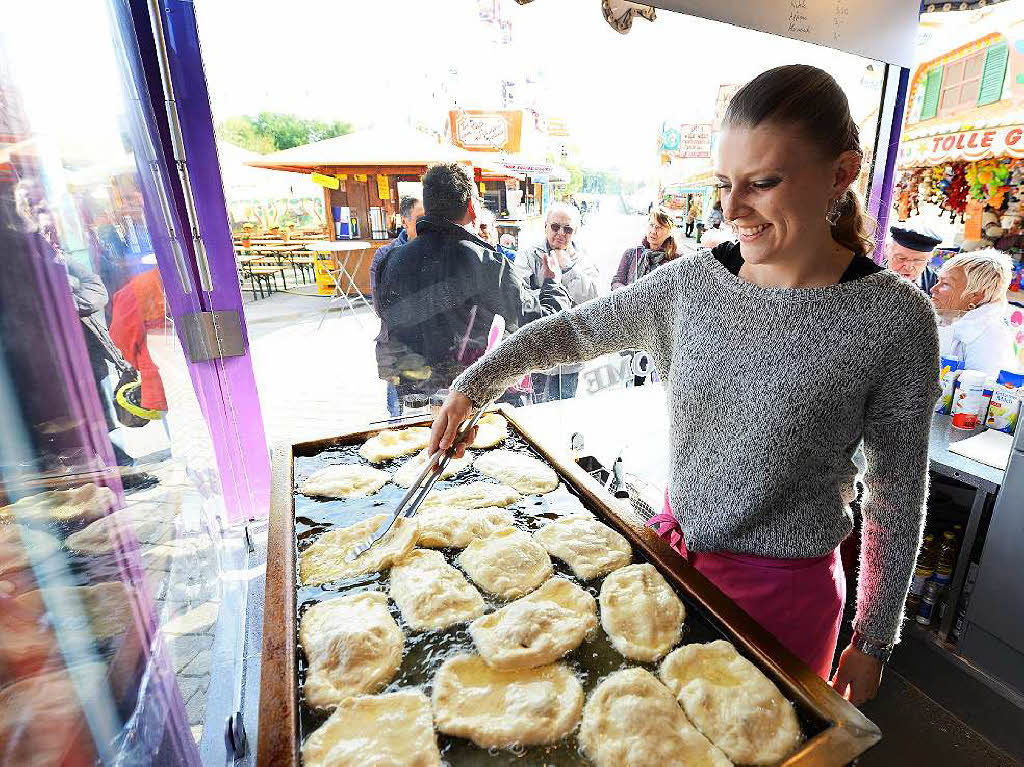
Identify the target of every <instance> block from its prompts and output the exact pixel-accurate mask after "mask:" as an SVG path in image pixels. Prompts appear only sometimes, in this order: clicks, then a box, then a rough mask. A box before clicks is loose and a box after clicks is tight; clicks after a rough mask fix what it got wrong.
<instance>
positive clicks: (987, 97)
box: [978, 43, 1010, 107]
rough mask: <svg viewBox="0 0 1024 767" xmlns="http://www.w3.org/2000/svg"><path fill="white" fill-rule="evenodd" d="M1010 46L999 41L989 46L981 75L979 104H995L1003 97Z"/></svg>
mask: <svg viewBox="0 0 1024 767" xmlns="http://www.w3.org/2000/svg"><path fill="white" fill-rule="evenodd" d="M1009 56H1010V46H1008V45H1007V44H1006V43H998V44H996V45H992V46H989V49H988V52H987V53H986V54H985V71H984V73H983V74H982V76H981V90H980V91H978V106H979V107H981V106H985V105H986V104H994V103H995V102H997V101H999V99H1001V98H1002V97H1003V81H1004V80H1005V79H1006V60H1007V59H1008V58H1009Z"/></svg>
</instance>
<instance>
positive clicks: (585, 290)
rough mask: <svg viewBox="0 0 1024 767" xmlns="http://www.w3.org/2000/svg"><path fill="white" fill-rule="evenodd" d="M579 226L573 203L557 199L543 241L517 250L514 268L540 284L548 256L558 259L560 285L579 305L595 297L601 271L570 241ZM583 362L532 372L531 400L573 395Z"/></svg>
mask: <svg viewBox="0 0 1024 767" xmlns="http://www.w3.org/2000/svg"><path fill="white" fill-rule="evenodd" d="M578 229H579V213H578V212H577V210H576V208H575V207H573V206H572V205H566V204H565V203H563V202H556V203H555V204H554V205H552V206H551V207H550V208H548V215H547V218H545V219H544V242H543V243H542V244H540V245H537V246H536V247H534V248H531V249H525V250H521V251H519V254H518V255H517V256H516V261H515V265H516V271H517V272H519V275H520V276H521V277H522V278H523V280H524V281H525V282H526V283H527V284H528V285H530V286H531V287H534V286H538V285H542V284H543V282H544V278H543V276H542V273H543V270H544V264H545V261H546V260H547V259H551V260H553V261H555V262H557V264H558V266H559V268H560V269H561V270H562V287H564V288H565V290H566V292H567V293H568V294H569V298H571V299H572V302H573V304H575V305H577V306H578V305H579V304H582V303H583V302H584V301H589V300H590V299H592V298H597V296H598V281H599V280H600V274H599V273H598V271H597V267H596V266H595V265H594V262H593V261H592V260H591V259H590V257H589V256H588V255H587V253H586V251H584V250H583V249H582V248H581V247H579V246H578V245H576V243H575V242H574V241H573V238H572V236H573V233H575V232H576V231H577V230H578ZM582 369H583V363H582V362H572V363H568V364H563V365H556V366H555V367H553V368H550V369H549V370H545V371H544V372H543V373H534V374H533V375H532V376H531V379H532V382H533V399H534V402H548V401H550V400H557V399H569V398H570V397H575V396H576V386H577V384H578V383H579V375H580V370H582Z"/></svg>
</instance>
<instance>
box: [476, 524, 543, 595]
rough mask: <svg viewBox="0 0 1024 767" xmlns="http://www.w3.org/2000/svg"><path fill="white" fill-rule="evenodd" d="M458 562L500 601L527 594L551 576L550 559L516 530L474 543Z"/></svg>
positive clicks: (530, 538) (530, 539) (479, 539)
mask: <svg viewBox="0 0 1024 767" xmlns="http://www.w3.org/2000/svg"><path fill="white" fill-rule="evenodd" d="M457 561H458V563H459V565H460V566H461V567H462V569H463V570H465V571H466V573H467V574H468V575H469V577H470V578H472V579H473V582H474V583H475V584H476V585H477V586H479V587H480V588H482V589H484V590H485V591H487V592H488V593H489V594H494V595H495V596H496V597H499V598H500V599H516V598H517V597H521V596H523V595H524V594H528V593H529V592H531V591H533V590H534V589H535V588H537V587H538V586H539V585H540V584H542V583H543V582H544V581H546V580H547V579H548V577H550V575H551V571H552V567H551V558H550V557H549V556H548V553H547V552H546V551H544V548H543V547H542V546H541V545H540V544H539V543H537V542H536V541H535V540H533V536H532V535H530V534H529V533H526V532H523V531H522V530H518V529H516V528H512V527H510V528H506V529H505V530H499V531H498V532H496V533H494V534H493V535H489V536H487V537H486V538H477V539H476V540H475V541H472V542H471V543H470V544H469V545H468V546H467V547H466V549H465V550H464V551H463V552H462V553H461V554H460V555H459V558H458V560H457Z"/></svg>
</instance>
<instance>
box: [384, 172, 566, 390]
mask: <svg viewBox="0 0 1024 767" xmlns="http://www.w3.org/2000/svg"><path fill="white" fill-rule="evenodd" d="M423 207H424V209H425V215H424V216H423V217H422V218H420V219H419V221H417V222H416V239H414V240H412V241H410V242H409V243H408V244H406V245H403V246H402V247H400V248H395V249H394V250H392V251H391V252H390V253H388V254H387V255H386V256H385V257H384V259H383V260H382V261H381V263H380V265H379V267H378V271H377V288H378V293H379V296H378V297H377V301H378V306H379V307H380V308H379V311H380V318H381V323H382V324H383V325H384V327H385V329H386V331H387V342H386V344H385V345H384V347H381V346H378V350H377V365H378V372H379V375H380V377H381V378H382V379H384V380H385V381H391V382H392V383H394V384H395V385H396V387H397V390H398V394H399V395H401V396H406V395H409V394H425V395H427V396H430V395H432V394H434V393H435V392H436V391H437V390H438V389H447V388H448V386H449V384H451V381H452V379H453V378H454V377H455V376H456V375H458V374H459V373H461V372H462V371H463V370H465V369H466V368H467V367H469V365H470V364H471V363H472V362H474V361H475V360H476V359H477V358H478V357H480V356H481V355H483V353H484V351H485V350H486V348H487V337H488V333H489V331H490V328H491V322H492V320H493V319H494V316H495V315H496V314H500V315H501V316H502V317H503V318H504V319H505V328H506V330H507V332H509V333H512V332H514V331H515V330H516V328H517V327H518V326H519V325H522V324H524V323H526V322H529V321H531V320H534V319H538V318H540V317H543V316H545V315H548V314H555V313H556V312H559V311H561V310H562V309H567V308H569V307H570V306H571V305H572V304H571V302H570V300H569V296H568V295H567V293H566V291H565V288H564V287H563V286H562V285H561V284H560V282H561V276H562V275H561V272H562V270H561V268H560V266H559V264H558V261H557V259H555V258H551V259H549V260H548V261H547V262H546V263H545V265H544V266H543V268H542V269H541V271H540V273H539V280H538V285H537V286H536V287H535V288H533V289H531V288H530V287H528V286H527V285H526V284H525V283H524V282H523V280H522V279H520V277H519V275H518V274H517V273H516V271H515V269H514V268H513V266H512V265H511V264H510V263H509V262H508V260H507V259H506V258H505V257H504V256H502V255H501V254H499V253H498V252H496V251H495V250H494V248H492V247H491V246H490V244H489V243H487V242H485V241H484V240H482V239H481V238H480V237H478V236H477V235H476V233H475V227H476V220H477V215H478V211H480V210H482V209H483V203H482V202H481V201H480V200H479V198H478V197H477V196H476V194H475V185H474V183H473V179H472V177H471V176H470V175H469V173H468V172H467V171H466V169H465V168H463V167H462V166H461V165H459V164H457V163H446V164H441V165H435V166H433V167H432V168H430V169H429V170H428V171H427V172H426V174H424V176H423Z"/></svg>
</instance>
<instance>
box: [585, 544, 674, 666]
mask: <svg viewBox="0 0 1024 767" xmlns="http://www.w3.org/2000/svg"><path fill="white" fill-rule="evenodd" d="M599 600H600V603H601V625H602V626H604V630H605V631H606V632H608V638H609V639H610V640H611V643H612V646H613V647H614V648H615V649H616V650H618V651H619V652H620V653H622V654H623V655H624V656H625V657H627V658H631V659H632V660H639V661H647V662H651V661H656V660H658V658H660V657H661V656H663V655H664V654H665V653H667V652H668V651H669V650H671V649H672V648H673V647H674V646H675V645H676V644H678V643H679V638H680V636H681V635H682V630H683V619H684V618H685V617H686V609H685V608H684V607H683V603H682V602H681V601H680V600H679V597H677V596H676V593H675V592H674V591H673V590H672V587H671V586H669V585H668V582H667V581H666V580H665V579H664V578H662V577H661V574H660V573H659V572H658V571H657V570H655V569H654V567H653V566H652V565H648V564H643V565H628V566H627V567H623V568H620V569H618V570H616V571H615V572H613V573H612V574H611V575H609V576H608V577H607V578H605V580H604V583H602V584H601V595H600V597H599Z"/></svg>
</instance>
